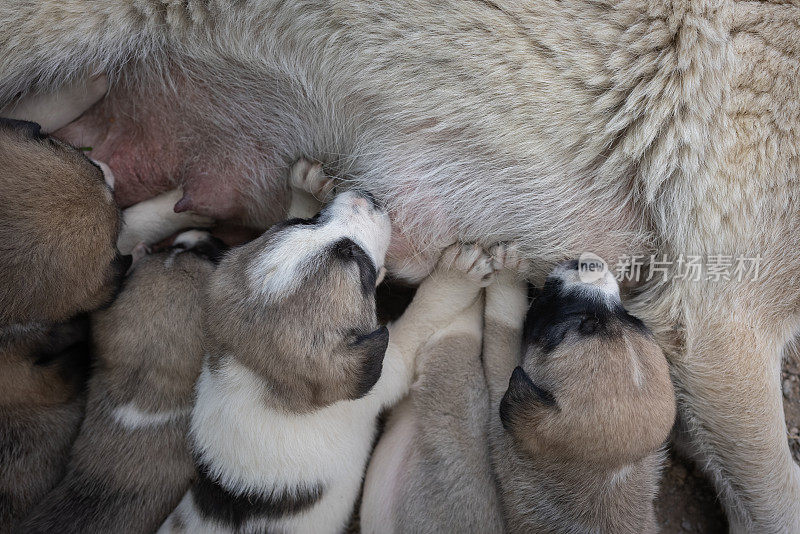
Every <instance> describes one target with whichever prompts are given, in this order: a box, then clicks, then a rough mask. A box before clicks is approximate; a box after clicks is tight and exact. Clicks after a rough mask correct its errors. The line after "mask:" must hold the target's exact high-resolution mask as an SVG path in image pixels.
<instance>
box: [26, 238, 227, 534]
mask: <svg viewBox="0 0 800 534" xmlns="http://www.w3.org/2000/svg"><path fill="white" fill-rule="evenodd" d="M221 250H222V249H221V244H220V243H219V242H218V241H217V240H215V239H213V238H211V237H210V236H209V235H208V234H206V233H204V232H198V231H190V232H185V233H183V234H181V235H179V236H178V237H177V238H176V240H175V243H174V244H173V246H172V248H171V249H170V250H169V251H167V252H163V253H159V254H154V255H145V256H144V257H143V258H142V259H139V260H137V261H136V263H135V264H134V266H133V269H132V272H131V273H130V274H129V275H128V277H127V278H126V280H125V284H124V288H123V290H122V292H121V293H120V295H119V297H118V298H117V299H116V301H115V302H114V304H113V305H112V306H111V307H109V308H108V309H106V310H102V311H98V312H96V313H95V314H93V316H92V330H93V341H94V345H95V349H96V358H97V360H96V362H95V363H94V370H93V374H92V377H91V379H90V381H89V388H88V389H89V391H88V399H87V410H86V416H85V419H84V421H83V424H82V426H81V429H80V433H79V435H78V437H77V439H76V440H75V444H74V446H73V449H72V456H71V458H70V462H69V465H68V469H67V474H66V476H65V477H64V479H63V480H62V481H61V482H60V483H59V484H58V486H56V487H55V488H54V489H53V490H52V491H51V492H50V493H49V494H47V495H46V496H45V497H44V498H43V499H42V500H41V502H40V503H39V504H38V505H37V506H35V507H34V508H33V510H32V511H31V513H30V514H29V515H28V517H27V518H26V519H25V520H24V521H23V522H22V523H21V524H20V525H19V526H18V528H17V529H16V530H17V531H19V532H25V533H29V532H53V531H59V532H120V533H121V532H142V533H144V532H152V531H153V530H155V529H156V528H157V527H158V525H159V524H160V523H161V522H162V521H163V520H164V517H166V515H167V514H168V513H169V511H170V510H171V509H172V508H173V507H174V506H175V504H176V503H177V502H178V500H179V499H180V497H181V495H182V494H183V492H184V491H185V490H186V488H187V487H188V485H189V483H190V482H191V480H192V477H193V475H194V469H193V467H192V461H191V457H190V455H189V450H188V448H187V446H186V441H185V436H186V430H187V426H188V422H189V413H190V409H191V403H192V388H193V386H194V383H195V380H196V378H197V375H198V374H199V372H200V366H201V363H202V356H203V344H202V339H203V335H202V326H201V302H200V301H201V287H202V286H203V284H204V283H205V281H206V279H207V278H208V276H209V275H210V273H211V272H212V271H213V269H214V263H213V262H215V261H217V260H218V259H219V256H220V254H221ZM137 252H138V251H137Z"/></svg>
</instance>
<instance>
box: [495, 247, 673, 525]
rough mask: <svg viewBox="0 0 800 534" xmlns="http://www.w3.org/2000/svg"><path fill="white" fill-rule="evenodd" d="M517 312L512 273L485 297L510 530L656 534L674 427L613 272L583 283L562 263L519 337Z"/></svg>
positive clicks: (517, 289) (519, 291) (521, 297)
mask: <svg viewBox="0 0 800 534" xmlns="http://www.w3.org/2000/svg"><path fill="white" fill-rule="evenodd" d="M525 308H526V291H525V287H524V284H523V283H522V282H521V281H520V280H518V279H515V278H514V277H513V276H510V274H509V273H507V272H506V273H503V274H501V275H499V276H498V277H497V282H496V284H495V285H493V286H490V287H489V288H488V290H487V296H486V315H485V332H484V365H485V371H486V377H487V382H488V385H489V394H490V418H489V426H490V432H489V443H490V450H491V457H492V464H493V466H494V470H495V474H496V476H497V480H498V483H499V488H500V497H501V502H502V507H503V514H504V517H505V521H506V527H507V530H508V531H509V532H561V533H578V532H607V533H614V534H617V533H641V532H655V531H656V530H657V529H656V524H655V517H654V513H653V503H652V501H653V498H654V497H655V494H656V491H657V482H658V476H659V468H660V463H661V459H662V455H661V453H660V452H659V449H660V447H661V446H662V444H663V443H664V441H665V440H666V438H667V435H668V433H669V431H670V428H671V427H672V423H673V420H674V418H675V397H674V393H673V389H672V384H671V382H670V377H669V372H668V369H667V363H666V359H665V357H664V355H663V353H662V352H661V350H660V349H659V347H658V346H657V345H656V343H655V341H654V340H653V338H652V335H651V334H650V332H649V331H648V330H647V329H646V328H645V327H644V325H643V324H642V322H641V321H639V320H638V319H637V318H635V317H633V316H631V315H629V314H628V313H627V312H626V311H625V309H624V308H623V307H622V304H621V303H620V300H619V290H618V286H617V283H616V280H615V279H614V277H613V276H612V275H611V274H610V273H609V272H606V273H605V275H604V276H602V277H600V278H599V279H597V280H594V281H592V282H589V283H585V282H582V281H581V280H580V278H579V275H578V270H577V262H573V263H571V264H562V265H560V266H559V267H557V268H556V269H555V270H554V271H553V272H552V273H551V274H550V276H549V277H548V278H547V281H546V283H545V285H544V289H543V291H542V293H541V295H539V296H538V297H537V298H536V299H535V300H534V302H533V304H532V306H531V308H530V310H529V311H528V314H527V317H525V321H524V323H525V324H524V330H523V329H522V328H521V325H522V323H523V316H524V315H525ZM520 334H522V335H520ZM520 337H521V338H522V347H523V353H522V359H521V360H520V358H519V348H518V347H519V346H520V343H519V341H520ZM509 377H510V379H509Z"/></svg>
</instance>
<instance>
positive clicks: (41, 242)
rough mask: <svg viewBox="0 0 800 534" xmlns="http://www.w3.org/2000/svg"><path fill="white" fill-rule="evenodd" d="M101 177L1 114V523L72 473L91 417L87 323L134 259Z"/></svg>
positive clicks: (2, 526) (33, 128)
mask: <svg viewBox="0 0 800 534" xmlns="http://www.w3.org/2000/svg"><path fill="white" fill-rule="evenodd" d="M119 226H120V225H119V211H118V210H117V207H116V205H115V204H114V202H113V199H112V197H111V192H110V190H109V188H108V186H107V185H106V182H105V181H104V173H103V171H102V170H101V169H100V167H98V166H97V165H95V164H94V163H93V162H92V161H90V160H89V159H88V158H86V156H84V155H83V154H82V153H81V152H79V151H78V150H75V149H74V148H71V147H69V146H68V145H66V144H64V143H61V142H59V141H55V140H53V139H51V138H49V137H46V136H44V135H41V133H40V132H39V127H38V125H37V124H34V123H27V122H20V121H8V120H0V250H1V251H2V254H0V531H5V530H6V529H7V528H9V525H10V523H11V522H12V521H13V520H15V519H16V518H19V517H20V516H21V515H23V514H24V513H25V512H26V511H27V509H28V507H29V506H31V505H32V504H33V503H34V502H36V501H37V500H38V498H40V497H41V496H42V495H44V493H46V492H47V491H48V490H49V489H50V488H51V487H52V486H53V485H54V484H55V483H56V482H57V481H58V480H59V479H60V478H61V476H62V475H63V472H64V464H65V463H66V456H67V454H68V451H69V446H70V444H71V443H72V440H73V439H74V437H75V435H76V433H77V430H78V425H79V424H80V420H81V417H82V413H83V385H84V382H85V377H86V370H87V368H88V321H87V320H86V319H85V318H83V319H78V320H74V321H69V322H65V323H59V321H65V320H68V319H70V318H71V317H73V316H75V315H76V314H78V313H79V312H82V311H86V310H91V309H94V308H96V307H98V306H100V305H103V304H105V303H107V302H108V301H109V300H110V299H111V298H112V297H113V295H114V293H115V292H116V288H117V286H118V284H119V281H120V280H121V278H122V275H123V274H124V272H125V270H126V269H127V266H128V264H127V263H126V261H125V258H123V257H121V256H120V255H119V254H118V253H117V249H116V246H115V242H116V239H117V234H118V231H119Z"/></svg>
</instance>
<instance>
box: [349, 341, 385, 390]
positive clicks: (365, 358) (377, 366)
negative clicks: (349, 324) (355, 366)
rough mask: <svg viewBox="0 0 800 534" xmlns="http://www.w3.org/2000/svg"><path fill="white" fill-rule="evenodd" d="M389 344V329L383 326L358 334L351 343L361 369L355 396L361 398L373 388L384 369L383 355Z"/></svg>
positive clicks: (351, 348)
mask: <svg viewBox="0 0 800 534" xmlns="http://www.w3.org/2000/svg"><path fill="white" fill-rule="evenodd" d="M388 346H389V329H388V328H386V327H385V326H381V327H380V328H378V329H377V330H374V331H372V332H370V333H369V334H365V335H362V336H358V337H357V338H356V339H355V341H353V343H352V344H351V345H350V350H351V351H352V353H353V357H354V359H355V360H356V361H357V362H360V366H359V367H360V370H359V372H358V378H357V380H356V383H355V391H354V398H356V399H360V398H361V397H363V396H364V395H366V394H367V393H369V391H370V390H371V389H372V387H373V386H374V385H375V383H376V382H378V379H379V378H380V377H381V371H382V370H383V357H384V356H385V355H386V347H388Z"/></svg>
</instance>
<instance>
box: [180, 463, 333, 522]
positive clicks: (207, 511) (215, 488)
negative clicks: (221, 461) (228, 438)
mask: <svg viewBox="0 0 800 534" xmlns="http://www.w3.org/2000/svg"><path fill="white" fill-rule="evenodd" d="M195 466H196V467H197V475H198V479H197V482H196V483H195V484H194V485H193V486H192V489H191V492H192V498H193V499H194V503H195V506H197V509H198V510H199V511H200V514H201V515H202V516H203V517H204V518H206V519H211V520H215V521H219V522H221V523H225V524H228V525H233V526H234V527H235V528H236V529H238V528H239V527H241V525H242V524H243V523H244V522H245V521H247V520H249V519H252V518H258V517H263V518H278V517H283V516H286V515H292V514H297V513H299V512H302V511H303V510H306V509H308V508H310V507H311V506H313V505H314V504H315V503H316V502H318V501H319V500H320V499H321V498H322V493H323V488H322V486H321V485H319V484H318V485H316V486H314V487H313V488H310V489H302V490H300V489H299V490H298V491H297V493H283V494H277V495H275V494H273V495H260V494H238V495H237V494H235V493H233V492H232V491H231V490H229V489H227V488H225V487H224V486H222V485H221V484H220V483H219V482H217V481H216V480H214V479H212V478H211V473H210V471H209V469H208V466H206V465H205V464H203V463H202V462H198V461H195Z"/></svg>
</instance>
